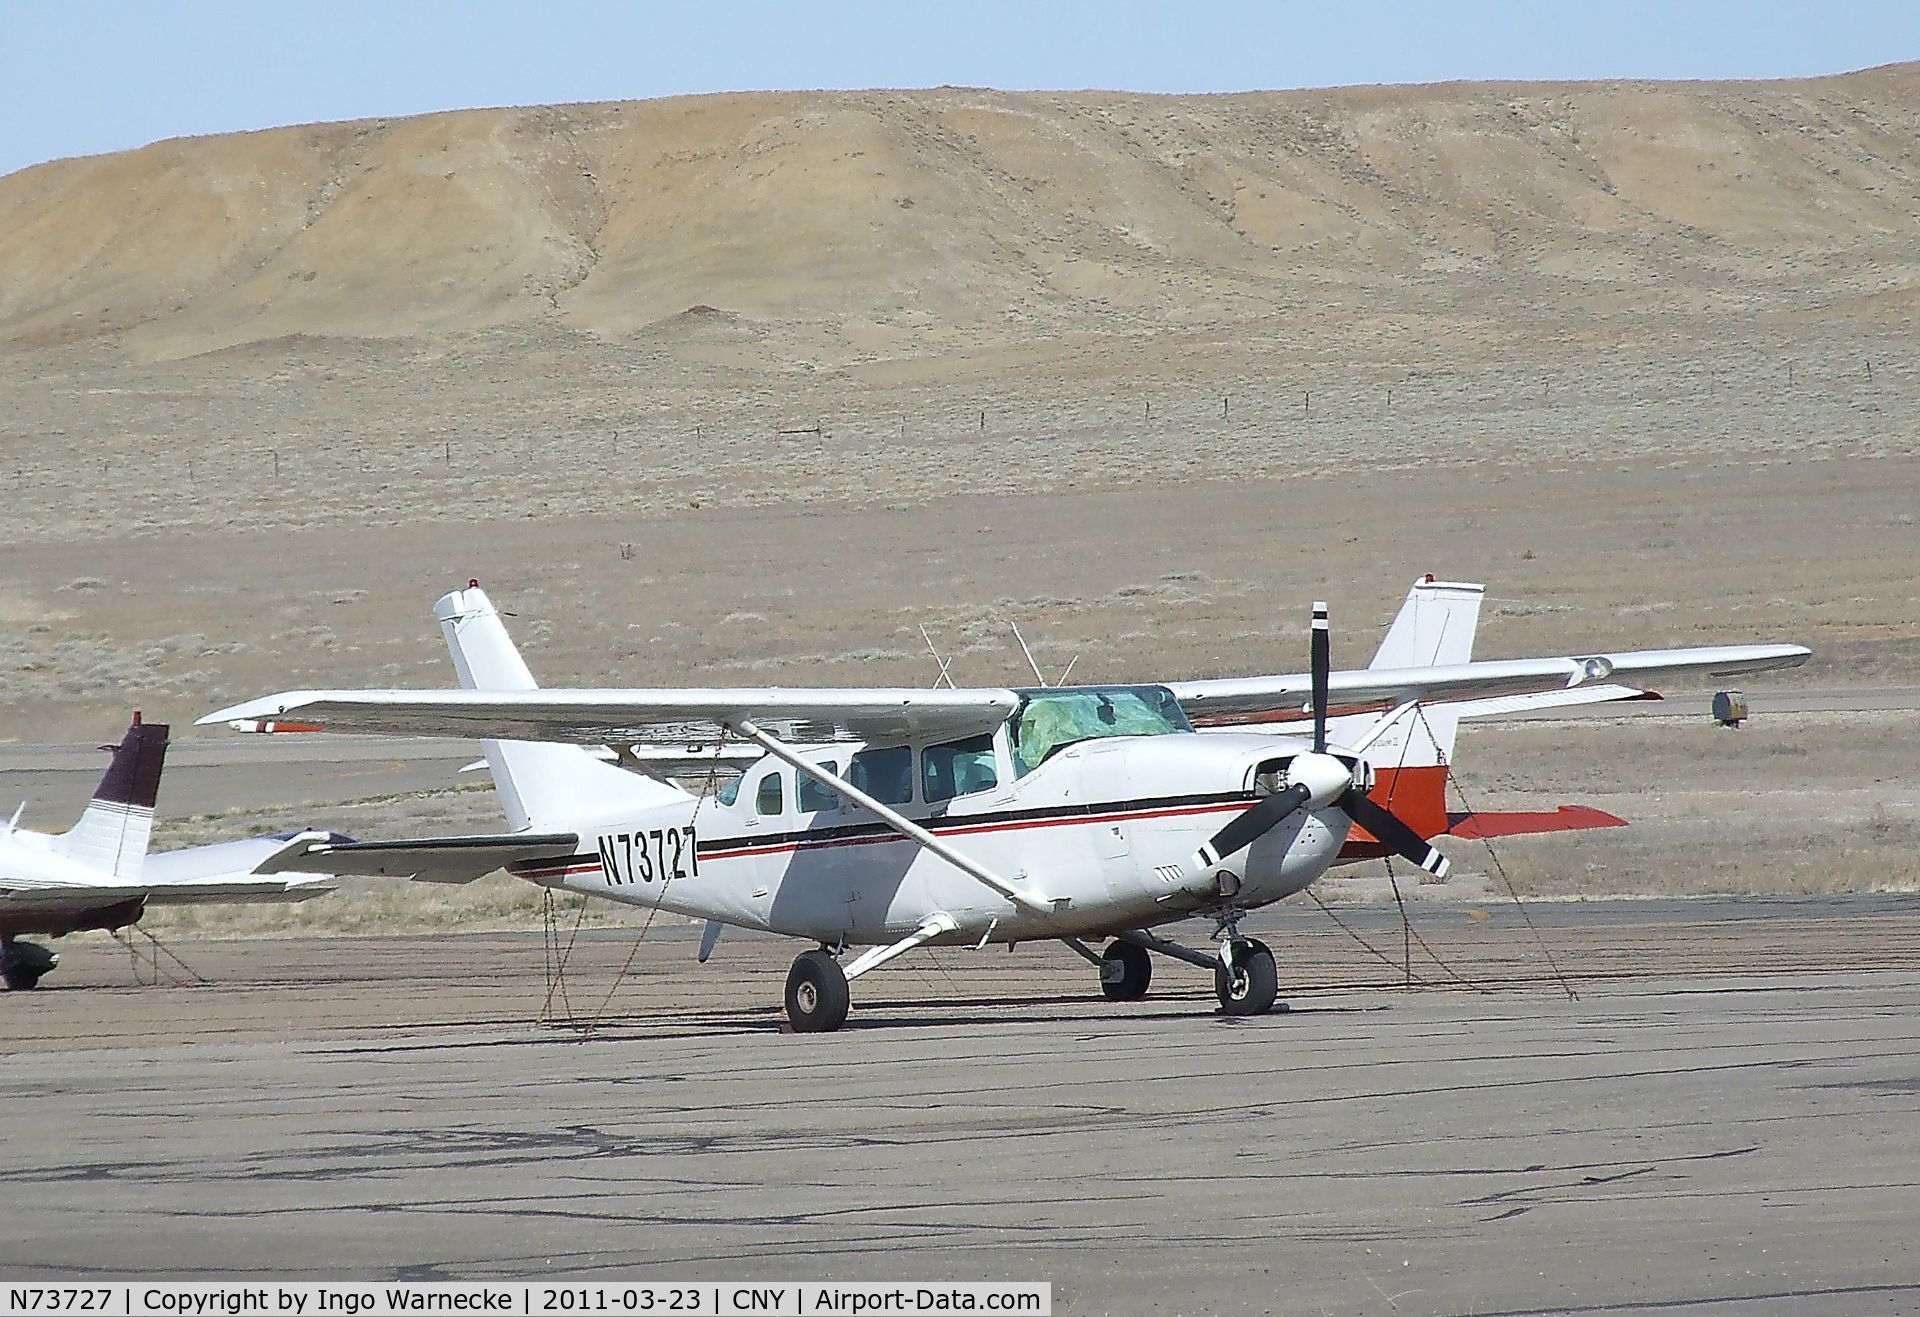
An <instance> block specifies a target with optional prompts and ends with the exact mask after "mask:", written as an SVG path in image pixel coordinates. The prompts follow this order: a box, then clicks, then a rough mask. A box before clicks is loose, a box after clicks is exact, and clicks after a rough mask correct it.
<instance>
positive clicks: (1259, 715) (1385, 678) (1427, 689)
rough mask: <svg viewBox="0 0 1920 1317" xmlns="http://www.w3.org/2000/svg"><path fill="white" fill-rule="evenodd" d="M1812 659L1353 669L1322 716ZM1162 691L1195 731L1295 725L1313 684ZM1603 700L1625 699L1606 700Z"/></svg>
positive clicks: (1640, 653) (1785, 655)
mask: <svg viewBox="0 0 1920 1317" xmlns="http://www.w3.org/2000/svg"><path fill="white" fill-rule="evenodd" d="M1812 653H1813V651H1812V650H1810V649H1808V648H1807V647H1806V646H1804V645H1715V646H1709V647H1705V648H1699V649H1648V650H1630V651H1624V652H1621V653H1617V654H1589V655H1581V656H1569V657H1565V658H1539V659H1497V660H1493V661H1490V662H1481V663H1455V664H1448V665H1443V666H1440V667H1429V668H1361V669H1356V670H1351V671H1347V672H1336V673H1333V674H1332V675H1331V677H1330V678H1329V680H1328V691H1329V695H1330V697H1331V699H1332V701H1333V709H1332V710H1331V711H1330V712H1332V713H1333V714H1334V715H1335V716H1339V715H1341V714H1354V713H1368V712H1376V711H1382V710H1386V709H1391V708H1393V707H1395V706H1396V705H1399V704H1404V703H1406V702H1407V701H1409V700H1417V701H1419V702H1421V703H1423V704H1435V703H1449V702H1453V701H1460V700H1487V699H1492V698H1494V697H1499V696H1511V695H1523V694H1528V693H1532V692H1545V691H1561V690H1570V689H1572V688H1575V687H1578V686H1580V685H1582V684H1583V683H1587V682H1593V683H1595V684H1596V685H1598V684H1603V683H1604V684H1607V685H1611V686H1630V687H1635V688H1638V687H1641V686H1642V685H1643V684H1651V683H1653V682H1658V681H1670V680H1674V679H1677V678H1686V677H1699V676H1713V677H1721V676H1733V675H1736V674H1740V673H1749V672H1770V671H1773V670H1775V669H1777V668H1797V667H1799V666H1800V665H1801V664H1802V663H1805V662H1806V661H1807V659H1808V657H1809V656H1810V655H1811V654H1812ZM1166 685H1167V687H1168V688H1169V689H1170V690H1172V691H1173V693H1174V696H1175V697H1176V698H1177V699H1178V700H1179V701H1180V704H1181V707H1182V708H1184V709H1185V710H1186V711H1187V714H1188V716H1189V717H1191V718H1192V719H1193V721H1194V723H1195V724H1196V725H1201V724H1204V723H1214V722H1222V721H1239V722H1265V721H1286V720H1291V719H1295V718H1298V717H1299V716H1300V715H1301V713H1302V712H1303V711H1304V710H1305V709H1306V708H1307V707H1308V703H1307V702H1308V700H1309V699H1310V698H1311V696H1312V693H1313V681H1312V678H1311V676H1310V675H1309V674H1307V673H1290V674H1284V675H1279V676H1271V677H1227V678H1222V679H1217V680H1208V681H1170V682H1167V683H1166ZM1607 698H1613V699H1620V698H1626V696H1624V695H1618V694H1610V695H1609V696H1608V697H1607Z"/></svg>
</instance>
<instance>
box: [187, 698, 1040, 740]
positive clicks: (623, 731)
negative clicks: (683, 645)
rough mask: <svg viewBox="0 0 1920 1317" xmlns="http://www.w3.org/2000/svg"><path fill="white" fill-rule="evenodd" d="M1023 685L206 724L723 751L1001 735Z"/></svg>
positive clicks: (484, 704)
mask: <svg viewBox="0 0 1920 1317" xmlns="http://www.w3.org/2000/svg"><path fill="white" fill-rule="evenodd" d="M1019 703H1020V697H1019V696H1018V695H1017V694H1015V693H1014V692H1013V691H1011V690H1006V689H1001V688H996V687H976V688H972V689H961V690H924V689H912V688H887V687H869V688H866V689H852V690H823V689H794V690H789V689H781V688H779V687H774V688H770V689H760V690H756V689H739V690H620V689H601V690H564V689H558V688H547V689H542V690H525V691H519V690H515V691H502V690H360V691H355V690H333V691H286V692H282V693H281V694H279V695H267V696H263V697H261V698H260V699H257V700H249V701H247V702H246V703H245V704H236V705H234V706H233V707H232V708H229V709H222V710H220V711H219V712H217V713H210V714H208V715H207V716H206V717H204V718H202V719H200V720H199V721H200V725H202V726H205V725H207V724H210V723H230V724H234V725H235V726H237V727H240V728H241V729H242V730H248V731H251V730H256V728H255V726H253V725H255V724H262V723H269V722H275V721H279V720H283V719H285V720H291V721H295V722H297V723H298V724H299V725H300V726H302V727H303V728H312V729H314V730H324V731H328V732H358V733H362V734H371V735H385V736H445V737H471V738H476V739H486V738H494V739H499V740H509V741H557V742H564V743H569V744H573V745H589V746H594V745H621V744H628V743H633V742H647V743H651V744H654V745H660V744H666V743H673V742H680V743H684V744H697V745H705V746H712V745H713V744H714V743H715V742H716V741H718V740H720V739H722V738H723V737H724V736H727V735H728V734H729V729H731V728H737V727H739V726H740V724H741V723H743V722H751V723H752V724H753V725H755V726H758V727H760V728H761V729H763V730H765V731H767V732H769V733H772V734H773V735H776V736H779V737H780V738H781V739H782V740H786V741H793V742H801V743H807V744H820V743H824V742H828V741H894V740H908V739H919V738H921V737H930V738H932V739H936V740H950V739H958V738H960V737H963V736H975V735H979V734H981V733H984V732H991V731H992V730H993V729H994V728H996V727H998V726H999V725H1000V724H1001V723H1003V722H1005V721H1006V719H1007V717H1008V716H1009V715H1010V714H1012V712H1013V711H1014V709H1015V708H1016V707H1017V706H1018V705H1019Z"/></svg>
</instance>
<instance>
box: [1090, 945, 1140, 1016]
mask: <svg viewBox="0 0 1920 1317" xmlns="http://www.w3.org/2000/svg"><path fill="white" fill-rule="evenodd" d="M1152 982H1153V957H1152V956H1150V955H1148V954H1147V949H1146V948H1145V947H1141V946H1135V945H1134V944H1133V943H1131V942H1109V943H1108V944H1107V949H1106V950H1105V951H1103V952H1101V953H1100V991H1102V992H1104V993H1106V994H1107V1000H1108V1001H1139V1000H1140V999H1141V998H1142V997H1144V996H1146V995H1147V985H1148V984H1149V983H1152Z"/></svg>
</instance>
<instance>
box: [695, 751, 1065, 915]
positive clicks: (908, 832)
mask: <svg viewBox="0 0 1920 1317" xmlns="http://www.w3.org/2000/svg"><path fill="white" fill-rule="evenodd" d="M731 725H732V727H733V729H734V730H735V731H736V732H738V733H740V735H742V736H744V737H746V738H747V739H748V740H749V741H752V742H754V743H755V744H756V745H758V746H760V748H761V749H763V750H765V751H766V752H767V753H768V754H770V755H772V756H773V757H774V758H775V759H778V760H780V761H782V762H783V763H787V764H791V765H792V766H793V767H794V768H796V769H798V770H799V771H800V772H803V773H805V774H807V775H808V776H809V777H812V778H815V779H816V780H818V781H821V782H824V783H826V784H827V785H828V786H830V787H832V788H833V789H834V790H835V791H838V792H839V793H840V794H841V795H843V796H845V797H846V798H847V799H849V800H851V801H852V802H853V803H854V804H856V805H859V806H861V807H863V808H865V809H868V810H871V811H872V812H873V814H874V816H875V817H877V818H878V819H879V820H880V821H881V822H882V823H884V824H886V825H887V826H888V827H890V828H892V829H893V830H894V831H895V832H897V833H899V834H900V835H901V836H902V837H905V838H906V839H907V840H909V841H912V842H916V843H918V844H919V846H920V847H921V849H923V850H926V851H930V852H931V853H933V854H935V855H938V856H939V857H940V858H941V859H943V860H945V861H946V862H947V863H948V864H951V865H952V866H953V867H954V868H956V869H958V870H959V871H960V872H961V873H964V874H965V875H967V877H969V878H971V879H973V880H974V881H975V882H977V883H979V884H980V885H981V886H982V887H985V888H988V889H989V890H991V891H995V892H998V893H999V894H1000V895H1001V896H1004V897H1006V898H1007V899H1008V900H1009V901H1012V902H1013V903H1014V904H1015V905H1018V906H1022V907H1024V908H1025V909H1028V910H1031V911H1033V912H1034V913H1035V914H1040V915H1051V914H1053V913H1054V903H1053V902H1052V901H1049V900H1048V899H1047V898H1046V897H1044V896H1041V895H1039V894H1038V893H1035V892H1031V891H1028V890H1026V889H1024V888H1021V887H1016V886H1015V885H1014V884H1012V883H1010V882H1008V881H1007V880H1006V879H1004V878H1002V877H1000V875H998V874H996V873H994V872H993V871H992V870H991V869H987V868H984V867H982V866H981V865H980V864H978V863H976V862H975V861H973V860H970V859H968V858H967V857H966V856H965V855H962V854H961V853H960V852H959V851H957V850H955V849H954V848H953V847H951V846H949V845H947V843H946V842H944V841H941V840H940V839H939V838H938V837H936V836H934V835H933V834H932V833H931V832H928V831H927V830H926V829H925V828H923V827H921V826H920V825H919V824H918V823H915V822H914V821H913V820H912V819H910V818H907V817H906V816H904V815H902V814H900V813H899V812H898V811H896V810H893V809H889V808H888V807H887V806H885V805H883V804H881V803H880V802H879V801H877V800H875V799H874V798H873V797H872V796H869V795H868V794H867V793H866V792H864V791H862V790H861V789H860V788H859V787H856V786H855V785H853V783H851V782H849V781H847V780H846V779H845V778H843V777H839V776H836V775H835V774H833V773H830V772H828V771H827V770H826V769H825V768H823V767H821V766H820V765H819V764H816V763H811V762H809V761H808V760H805V759H802V758H801V757H800V756H799V755H797V754H795V753H794V752H793V750H791V749H790V748H789V747H788V746H787V745H786V743H785V742H783V741H781V740H779V739H778V738H776V737H773V736H769V735H768V734H767V733H766V732H763V731H761V730H760V729H759V728H758V727H756V726H754V724H753V721H752V720H751V719H749V718H740V719H736V720H735V721H734V722H733V723H732V724H731Z"/></svg>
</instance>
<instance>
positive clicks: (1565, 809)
mask: <svg viewBox="0 0 1920 1317" xmlns="http://www.w3.org/2000/svg"><path fill="white" fill-rule="evenodd" d="M1626 826H1627V821H1626V820H1625V819H1623V818H1620V817H1618V816H1616V815H1613V814H1609V813H1607V812H1606V811H1605V810H1603V809H1594V808H1593V807H1592V806H1590V805H1562V806H1561V807H1560V808H1559V809H1542V810H1482V811H1480V812H1478V813H1473V814H1449V815H1448V816H1447V835H1448V836H1449V837H1465V838H1467V839H1469V840H1473V841H1479V840H1484V839H1485V838H1488V837H1526V836H1532V835H1534V834H1536V833H1542V832H1585V831H1587V830H1588V829H1590V828H1624V827H1626Z"/></svg>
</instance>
